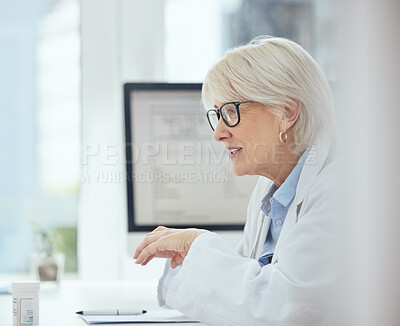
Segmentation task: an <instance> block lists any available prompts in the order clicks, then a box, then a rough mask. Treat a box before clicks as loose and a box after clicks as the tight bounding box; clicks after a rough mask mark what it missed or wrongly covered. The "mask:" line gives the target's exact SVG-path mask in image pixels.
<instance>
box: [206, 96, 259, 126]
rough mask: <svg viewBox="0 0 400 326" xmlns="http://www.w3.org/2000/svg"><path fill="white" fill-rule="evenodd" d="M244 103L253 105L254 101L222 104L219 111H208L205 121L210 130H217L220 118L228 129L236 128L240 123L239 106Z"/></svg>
mask: <svg viewBox="0 0 400 326" xmlns="http://www.w3.org/2000/svg"><path fill="white" fill-rule="evenodd" d="M244 103H254V101H245V102H228V103H225V104H223V105H222V106H221V107H220V108H219V109H210V110H208V111H207V119H208V122H209V123H210V126H211V129H212V130H215V128H217V124H218V121H219V118H220V117H222V120H223V121H224V123H225V124H226V125H227V126H228V127H235V126H237V125H238V123H239V122H240V113H239V106H240V104H244Z"/></svg>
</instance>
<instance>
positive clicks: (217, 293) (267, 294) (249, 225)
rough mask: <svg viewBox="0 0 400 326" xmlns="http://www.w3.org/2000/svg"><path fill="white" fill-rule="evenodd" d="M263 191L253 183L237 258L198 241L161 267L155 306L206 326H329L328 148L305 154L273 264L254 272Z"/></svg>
mask: <svg viewBox="0 0 400 326" xmlns="http://www.w3.org/2000/svg"><path fill="white" fill-rule="evenodd" d="M270 184H271V181H270V180H268V179H266V178H264V177H260V179H259V181H258V183H257V185H256V187H255V190H254V192H253V194H252V197H251V199H250V203H249V206H248V211H247V220H246V226H245V229H244V238H243V241H242V242H241V243H240V245H239V247H238V248H237V249H236V250H234V249H233V248H231V247H230V246H229V245H228V244H227V243H226V242H225V241H224V240H222V239H221V238H220V237H219V236H218V235H217V234H215V233H212V232H210V233H204V234H202V235H200V236H199V237H198V238H197V239H196V240H195V241H194V242H193V244H192V246H191V248H190V250H189V253H188V255H187V256H186V258H185V261H184V262H183V264H182V266H181V267H180V268H177V269H176V270H172V269H171V268H169V267H168V265H167V266H166V270H165V273H164V275H163V277H162V278H161V280H160V284H159V299H160V302H161V303H166V304H167V305H168V306H170V307H173V308H174V309H177V310H179V311H181V312H182V313H184V314H186V315H188V316H190V317H191V318H193V319H195V320H199V321H201V322H203V323H205V324H207V325H210V326H225V325H226V326H228V325H229V326H230V325H247V326H257V325H296V326H300V325H302V326H303V325H304V326H314V325H321V324H325V323H326V324H328V323H327V322H326V321H327V320H325V319H327V318H326V316H327V315H326V313H327V311H326V310H325V309H326V307H325V306H324V302H326V300H327V299H328V294H329V293H330V292H329V290H330V285H331V284H332V281H333V280H334V279H335V270H334V268H333V266H334V264H335V263H337V261H338V259H337V258H336V257H335V256H334V255H333V253H334V251H333V247H334V246H333V245H334V241H335V237H334V234H335V233H334V226H335V221H337V214H339V205H338V198H337V195H336V194H337V184H338V178H337V174H336V164H335V162H334V160H333V149H332V146H329V145H326V144H316V145H314V146H313V147H312V149H311V150H310V152H309V154H308V157H307V161H306V163H305V165H304V167H303V170H302V172H301V175H300V178H299V182H298V185H297V190H296V195H295V197H294V199H293V201H292V203H291V205H290V207H289V210H288V213H287V215H286V219H285V222H284V225H283V228H282V232H281V235H280V237H279V240H278V242H277V245H276V248H275V251H274V255H273V257H272V262H271V264H268V265H266V266H264V267H261V266H260V265H259V263H258V261H257V258H258V257H259V255H260V254H261V250H262V247H263V244H264V241H265V238H266V234H267V231H268V228H269V224H270V220H269V218H268V217H266V216H265V215H264V214H263V213H262V211H261V199H262V198H263V197H264V196H265V194H266V192H267V190H268V188H269V186H270ZM263 220H264V222H263ZM257 238H258V241H257ZM250 256H253V257H252V258H250ZM167 264H168V262H167Z"/></svg>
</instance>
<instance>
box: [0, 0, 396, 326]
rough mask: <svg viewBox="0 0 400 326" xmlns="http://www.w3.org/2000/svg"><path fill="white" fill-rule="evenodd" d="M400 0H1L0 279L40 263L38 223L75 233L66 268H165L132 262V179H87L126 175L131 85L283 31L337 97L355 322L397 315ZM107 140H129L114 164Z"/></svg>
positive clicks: (197, 70) (96, 272) (96, 274)
mask: <svg viewBox="0 0 400 326" xmlns="http://www.w3.org/2000/svg"><path fill="white" fill-rule="evenodd" d="M339 5H340V6H339ZM399 6H400V3H399V2H398V1H395V0H383V1H379V2H378V1H373V0H365V1H361V0H359V1H356V0H351V1H333V0H329V1H328V0H326V1H318V0H309V1H306V0H279V1H278V0H275V1H274V0H229V1H228V0H224V1H223V0H202V1H200V0H147V1H139V0H82V1H78V0H36V1H28V0H15V1H5V0H1V1H0V109H1V119H0V123H1V125H0V126H1V128H0V133H1V137H0V142H1V149H2V153H1V155H0V162H1V163H0V164H1V166H0V175H1V177H0V180H1V181H0V276H5V277H6V278H7V277H8V279H9V280H11V279H13V277H14V275H17V274H18V275H28V274H29V273H30V266H31V257H32V253H33V252H34V251H35V249H34V232H33V229H32V227H31V221H35V222H36V223H38V224H39V225H40V226H41V227H42V228H44V229H46V230H50V231H57V232H58V234H59V235H60V236H61V238H63V239H64V241H63V242H62V245H61V247H60V250H62V251H64V252H65V254H66V258H67V261H66V272H67V276H66V277H69V278H79V279H83V280H92V279H125V278H146V277H151V278H154V279H155V278H156V277H157V276H158V275H159V272H160V270H161V264H160V263H156V262H154V263H152V264H150V265H151V266H148V267H147V268H142V267H140V266H133V263H132V259H131V255H132V253H133V250H134V244H135V241H136V243H138V242H139V241H140V238H141V237H142V236H143V235H139V234H135V235H132V234H128V232H127V218H126V214H127V213H126V194H125V184H124V183H123V182H113V181H111V180H110V182H108V181H107V179H106V180H105V181H103V182H98V183H95V182H83V180H82V176H85V175H86V174H88V173H89V174H90V173H98V172H102V173H105V174H106V175H107V173H109V172H111V173H115V172H121V173H122V172H123V171H124V155H123V151H122V150H121V149H122V147H123V141H124V135H123V109H122V108H123V97H122V95H123V91H122V85H123V83H124V82H128V81H129V82H151V81H165V82H201V81H202V80H203V78H204V76H205V74H206V72H207V69H208V68H209V67H210V66H211V65H212V64H213V63H214V62H215V61H216V60H218V59H219V58H220V57H221V56H222V55H223V53H224V52H225V50H226V49H227V48H229V47H232V46H234V45H237V44H240V43H246V42H248V41H249V40H251V39H252V38H253V37H255V36H257V35H260V34H264V35H265V34H266V35H277V36H284V37H288V38H290V39H293V40H294V41H297V42H298V43H300V44H301V45H302V46H303V47H305V48H306V49H307V50H308V51H309V52H310V53H311V54H312V55H313V56H314V57H315V59H316V60H317V61H318V63H319V64H320V65H321V67H322V68H323V70H324V71H325V73H326V75H327V76H328V79H329V81H330V82H331V84H332V86H333V89H334V92H335V94H336V95H337V96H338V97H337V105H336V109H337V113H338V118H339V131H340V136H341V137H340V138H341V141H342V143H343V144H345V147H344V150H343V156H344V158H345V160H344V161H345V164H344V171H343V176H344V178H343V181H344V185H343V188H344V193H345V194H346V197H347V198H348V214H347V215H346V216H344V218H342V219H340V217H339V218H338V223H339V224H340V226H343V230H350V231H351V232H350V233H351V235H352V236H353V237H352V238H351V240H350V241H349V243H348V246H347V247H346V246H345V247H344V248H345V249H349V250H348V253H346V252H344V256H346V254H347V256H348V260H349V261H350V262H351V263H350V264H349V266H346V268H347V267H348V269H349V272H350V280H351V281H354V282H351V283H349V284H345V285H344V288H345V289H346V290H347V288H348V289H349V291H350V293H349V295H348V298H349V300H350V301H349V302H348V306H349V307H351V309H350V310H352V311H351V313H350V319H349V322H348V324H349V325H378V324H385V325H398V321H399V319H400V317H399V313H400V312H399V310H398V309H397V307H396V305H398V302H399V300H400V298H399V291H398V289H399V288H400V284H399V278H398V275H399V274H400V262H399V259H400V258H399V257H400V253H399V249H398V248H400V244H399V237H398V230H399V229H400V225H399V224H400V223H399V219H398V215H399V214H398V208H397V205H396V203H397V197H398V195H399V185H400V180H399V178H400V174H399V173H398V166H399V165H400V162H399V158H400V154H399V146H398V145H397V140H398V139H399V138H400V136H399V132H400V128H398V125H397V124H398V121H399V120H400V119H399V110H398V103H400V99H399V96H400V92H398V90H397V88H398V85H400V80H399V76H400V71H399V69H400V65H399V64H398V61H399V57H400V55H399V53H400V48H399V47H400V44H399V40H398V37H397V36H396V35H397V34H396V33H397V31H398V30H399V29H400V26H399V21H400V20H399V19H398V18H399V17H398V16H399V12H400V8H399ZM339 50H341V51H339ZM340 53H341V54H340ZM343 80H345V86H346V87H340V83H341V81H343ZM343 94H344V95H345V96H344V97H343ZM344 100H345V101H344ZM96 146H97V149H98V152H96V155H92V154H93V153H92V152H90V151H91V150H92V149H93V148H94V147H96ZM107 146H111V148H114V149H115V152H112V154H113V155H112V156H113V158H114V159H115V160H114V161H113V164H105V162H104V160H105V159H106V158H107V155H108V154H110V152H108V150H107V148H108V147H107ZM89 154H90V155H89ZM132 240H133V241H132ZM345 244H346V243H345ZM316 245H318V244H316ZM341 259H342V255H340V256H339V257H338V264H340V263H342V260H341ZM27 277H28V276H27ZM371 293H373V295H371ZM354 302H357V307H354ZM353 308H354V309H353ZM352 318H353V319H352ZM395 321H397V323H396V322H395Z"/></svg>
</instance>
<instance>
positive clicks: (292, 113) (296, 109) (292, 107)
mask: <svg viewBox="0 0 400 326" xmlns="http://www.w3.org/2000/svg"><path fill="white" fill-rule="evenodd" d="M300 110H301V102H300V101H299V100H296V99H293V98H291V102H290V103H288V104H287V105H286V106H285V109H284V115H285V130H283V131H284V132H286V131H287V130H288V129H290V128H291V127H292V126H293V125H294V123H295V122H296V121H297V118H298V117H299V113H300Z"/></svg>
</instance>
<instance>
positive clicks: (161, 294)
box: [157, 259, 181, 307]
mask: <svg viewBox="0 0 400 326" xmlns="http://www.w3.org/2000/svg"><path fill="white" fill-rule="evenodd" d="M180 268H181V266H177V267H176V268H175V269H173V268H171V259H167V261H166V262H165V267H164V273H163V275H162V276H161V278H160V280H159V281H158V288H157V298H158V304H159V305H160V307H168V306H167V304H166V302H165V296H166V294H167V290H168V287H169V285H170V283H171V281H172V279H173V278H174V277H175V275H176V274H178V272H179V270H180Z"/></svg>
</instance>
